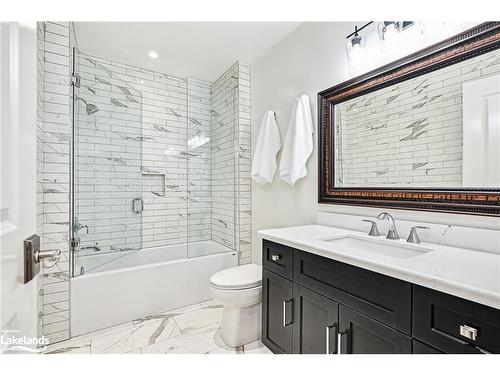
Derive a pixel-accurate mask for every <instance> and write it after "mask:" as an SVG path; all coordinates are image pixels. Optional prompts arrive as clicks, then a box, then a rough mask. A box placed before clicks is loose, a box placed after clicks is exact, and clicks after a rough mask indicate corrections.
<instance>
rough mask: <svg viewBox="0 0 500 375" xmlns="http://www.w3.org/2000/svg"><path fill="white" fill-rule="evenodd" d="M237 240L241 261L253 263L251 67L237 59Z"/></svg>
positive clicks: (241, 262) (242, 262)
mask: <svg viewBox="0 0 500 375" xmlns="http://www.w3.org/2000/svg"><path fill="white" fill-rule="evenodd" d="M238 80H239V81H238V130H237V131H238V133H237V141H238V144H237V165H238V180H237V192H238V199H237V210H236V217H237V222H236V241H237V250H238V254H239V261H240V264H247V263H252V180H251V178H250V173H251V160H252V155H251V152H252V151H251V150H252V147H251V143H250V142H251V141H250V140H251V130H250V94H251V92H250V66H248V65H244V64H241V63H239V62H238Z"/></svg>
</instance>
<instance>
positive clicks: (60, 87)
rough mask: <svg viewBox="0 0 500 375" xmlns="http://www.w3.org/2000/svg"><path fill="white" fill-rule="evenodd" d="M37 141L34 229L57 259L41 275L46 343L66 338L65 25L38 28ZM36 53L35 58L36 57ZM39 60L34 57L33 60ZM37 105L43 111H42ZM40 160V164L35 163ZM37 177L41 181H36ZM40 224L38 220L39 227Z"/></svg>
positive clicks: (67, 69) (67, 141)
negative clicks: (39, 213) (37, 217)
mask: <svg viewBox="0 0 500 375" xmlns="http://www.w3.org/2000/svg"><path fill="white" fill-rule="evenodd" d="M38 31H39V32H42V33H43V38H42V35H41V34H39V39H38V43H39V44H38V48H39V49H40V50H41V51H42V50H43V62H42V61H39V65H38V79H39V80H41V81H40V82H39V84H38V90H39V92H38V100H39V106H38V111H39V113H38V128H37V131H38V139H39V147H42V149H43V155H40V156H39V164H38V165H39V168H42V169H41V172H40V170H39V172H38V176H39V178H40V177H41V179H42V181H41V186H40V181H39V190H40V189H41V191H39V199H41V200H42V202H43V203H42V211H43V214H42V218H43V224H42V227H40V225H39V226H38V230H39V234H40V236H41V239H42V249H43V250H55V249H60V250H61V251H62V254H61V259H60V260H59V262H58V263H57V264H56V265H55V266H54V267H52V268H46V269H43V270H42V272H43V282H42V291H41V294H42V303H43V305H42V308H41V312H40V314H41V322H42V333H43V334H44V335H45V336H47V337H48V338H49V340H50V342H57V341H61V340H65V339H67V338H69V336H70V332H69V244H68V239H69V236H68V234H69V215H70V207H69V181H70V179H69V177H70V173H69V171H70V165H69V160H70V141H71V118H70V108H71V107H70V46H69V44H70V42H69V40H70V38H69V23H67V22H40V23H38ZM41 51H40V55H39V56H41ZM39 58H40V57H39ZM42 103H43V106H42ZM40 158H41V159H42V162H41V160H40ZM40 174H41V175H40ZM41 221H42V220H39V222H41ZM39 224H40V223H39Z"/></svg>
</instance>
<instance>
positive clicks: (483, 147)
mask: <svg viewBox="0 0 500 375" xmlns="http://www.w3.org/2000/svg"><path fill="white" fill-rule="evenodd" d="M463 99H464V103H463V106H464V107H463V108H464V109H463V115H464V133H463V142H464V153H463V166H464V171H463V176H464V177H463V183H464V186H469V187H472V186H475V187H498V186H500V168H499V165H500V74H496V75H493V76H490V77H486V78H482V79H478V80H476V81H471V82H467V83H464V85H463Z"/></svg>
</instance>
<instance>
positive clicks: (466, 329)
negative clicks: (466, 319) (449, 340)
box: [460, 324, 477, 341]
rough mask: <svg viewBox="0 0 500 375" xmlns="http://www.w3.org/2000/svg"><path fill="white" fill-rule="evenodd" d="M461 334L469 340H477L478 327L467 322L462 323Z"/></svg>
mask: <svg viewBox="0 0 500 375" xmlns="http://www.w3.org/2000/svg"><path fill="white" fill-rule="evenodd" d="M460 336H464V337H466V338H468V339H469V340H472V341H476V338H477V328H474V327H471V326H468V325H467V324H461V325H460Z"/></svg>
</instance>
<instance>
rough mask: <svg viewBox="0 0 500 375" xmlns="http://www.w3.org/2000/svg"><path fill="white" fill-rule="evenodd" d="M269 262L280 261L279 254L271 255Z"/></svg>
mask: <svg viewBox="0 0 500 375" xmlns="http://www.w3.org/2000/svg"><path fill="white" fill-rule="evenodd" d="M271 260H272V261H273V262H277V261H278V260H280V256H279V254H273V255H271Z"/></svg>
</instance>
